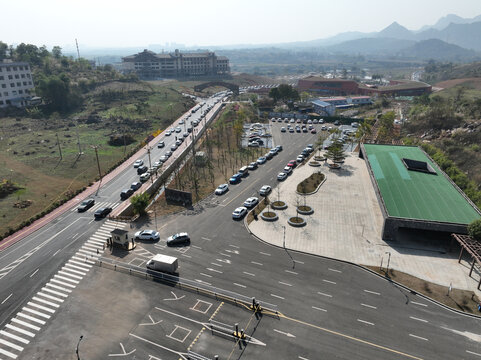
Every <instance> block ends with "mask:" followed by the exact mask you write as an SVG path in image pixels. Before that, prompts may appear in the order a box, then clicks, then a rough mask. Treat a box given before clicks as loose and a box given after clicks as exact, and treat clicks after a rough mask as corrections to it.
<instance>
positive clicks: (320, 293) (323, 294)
mask: <svg viewBox="0 0 481 360" xmlns="http://www.w3.org/2000/svg"><path fill="white" fill-rule="evenodd" d="M317 293H318V294H319V295H322V296H327V297H332V295H329V294H325V293H322V292H320V291H318V292H317Z"/></svg>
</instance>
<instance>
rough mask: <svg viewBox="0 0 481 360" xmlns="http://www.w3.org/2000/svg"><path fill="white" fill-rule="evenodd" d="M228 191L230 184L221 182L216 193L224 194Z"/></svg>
mask: <svg viewBox="0 0 481 360" xmlns="http://www.w3.org/2000/svg"><path fill="white" fill-rule="evenodd" d="M227 191H229V185H228V184H221V185H219V186H218V187H217V189H215V194H216V195H222V194H225V193H226V192H227Z"/></svg>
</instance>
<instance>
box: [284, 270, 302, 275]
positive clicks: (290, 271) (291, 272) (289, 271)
mask: <svg viewBox="0 0 481 360" xmlns="http://www.w3.org/2000/svg"><path fill="white" fill-rule="evenodd" d="M284 271H285V272H286V273H289V274H293V275H299V273H296V272H295V271H292V270H284Z"/></svg>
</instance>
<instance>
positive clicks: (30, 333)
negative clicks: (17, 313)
mask: <svg viewBox="0 0 481 360" xmlns="http://www.w3.org/2000/svg"><path fill="white" fill-rule="evenodd" d="M5 327H6V328H9V329H12V330H14V331H16V332H19V333H20V334H24V335H27V336H30V337H34V336H35V334H34V333H33V332H30V331H27V330H23V329H22V328H19V327H16V326H14V325H11V324H7V325H5Z"/></svg>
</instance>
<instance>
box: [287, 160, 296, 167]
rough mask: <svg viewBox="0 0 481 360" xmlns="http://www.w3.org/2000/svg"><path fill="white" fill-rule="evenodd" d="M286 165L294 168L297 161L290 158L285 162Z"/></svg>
mask: <svg viewBox="0 0 481 360" xmlns="http://www.w3.org/2000/svg"><path fill="white" fill-rule="evenodd" d="M287 166H289V167H290V168H295V167H296V166H297V161H296V160H291V161H289V162H288V163H287Z"/></svg>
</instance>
